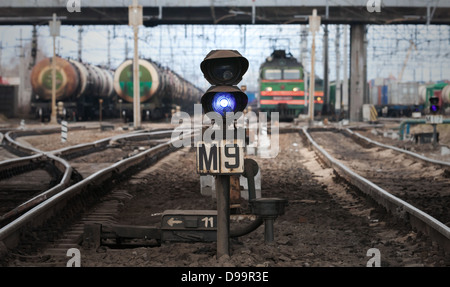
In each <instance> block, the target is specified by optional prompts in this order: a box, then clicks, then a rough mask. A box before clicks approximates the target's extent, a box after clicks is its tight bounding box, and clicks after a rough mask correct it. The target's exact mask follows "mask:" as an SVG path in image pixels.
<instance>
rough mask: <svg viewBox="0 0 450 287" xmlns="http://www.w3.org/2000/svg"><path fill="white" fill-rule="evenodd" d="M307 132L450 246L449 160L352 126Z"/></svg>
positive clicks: (385, 202)
mask: <svg viewBox="0 0 450 287" xmlns="http://www.w3.org/2000/svg"><path fill="white" fill-rule="evenodd" d="M303 132H304V133H305V135H306V136H307V137H308V140H309V141H310V142H311V144H312V145H313V147H314V149H315V150H316V151H317V152H318V154H319V155H320V157H321V159H322V160H323V161H324V162H326V163H327V164H328V165H329V166H332V167H333V168H334V169H335V170H336V172H338V173H339V174H340V175H341V176H342V177H344V178H346V180H348V181H349V182H350V183H351V184H353V185H355V186H357V187H358V188H359V189H360V190H361V191H363V192H364V193H366V194H368V195H369V196H371V197H373V198H374V199H375V200H376V201H377V202H378V203H379V204H381V205H382V206H384V207H385V208H386V209H387V210H389V211H391V212H392V213H394V214H395V215H397V216H398V217H400V218H403V219H404V220H406V221H407V222H409V223H411V225H412V226H413V227H415V228H417V229H418V230H420V231H422V232H424V233H425V234H428V235H429V236H430V237H432V238H433V240H435V241H437V242H439V243H440V244H441V245H442V247H443V248H444V249H445V250H447V251H448V250H450V227H449V226H450V213H449V210H448V206H450V173H449V171H450V164H449V163H447V162H441V161H436V160H433V159H428V158H426V157H423V156H421V155H418V154H415V153H412V152H409V151H404V150H401V149H399V148H395V147H391V146H387V145H383V144H380V143H377V142H374V141H372V140H370V139H368V138H366V137H363V136H361V135H359V134H358V133H355V132H353V131H351V130H349V129H346V130H334V129H333V130H327V129H313V130H311V131H308V129H306V128H304V129H303Z"/></svg>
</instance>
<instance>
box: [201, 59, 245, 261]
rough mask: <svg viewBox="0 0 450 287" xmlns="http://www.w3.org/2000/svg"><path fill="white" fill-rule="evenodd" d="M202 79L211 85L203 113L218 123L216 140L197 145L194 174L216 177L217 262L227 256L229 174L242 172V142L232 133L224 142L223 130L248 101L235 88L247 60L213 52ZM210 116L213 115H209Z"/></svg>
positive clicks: (205, 66) (232, 121)
mask: <svg viewBox="0 0 450 287" xmlns="http://www.w3.org/2000/svg"><path fill="white" fill-rule="evenodd" d="M200 67H201V70H202V72H203V75H204V76H205V78H206V80H207V81H208V82H209V83H210V84H211V85H213V86H212V87H211V88H209V89H208V90H207V91H206V93H205V94H204V95H203V96H202V99H201V103H202V107H203V111H204V112H205V113H206V115H207V116H210V117H211V119H213V118H212V117H214V119H215V120H216V119H220V118H221V120H222V130H219V131H218V132H219V137H221V138H222V139H214V140H212V141H211V142H207V141H206V140H205V139H204V141H202V142H199V143H197V172H198V173H200V174H213V175H215V176H216V179H215V185H216V191H217V259H219V258H220V257H222V256H224V255H228V256H229V255H230V247H229V240H230V175H231V174H242V173H243V171H244V160H243V152H244V149H243V143H241V141H240V139H238V136H237V135H235V134H234V130H233V136H234V138H233V139H227V138H226V135H227V129H228V126H229V125H230V126H231V128H232V129H234V125H233V123H234V119H235V117H234V114H235V113H242V111H243V110H244V109H245V108H246V106H247V102H248V98H247V95H246V94H245V93H243V92H242V91H241V90H240V89H239V88H238V87H237V86H236V85H237V84H238V83H239V82H240V81H241V80H242V76H243V75H244V74H245V72H246V71H247V69H248V60H247V59H246V58H244V57H242V55H241V54H240V53H239V52H238V51H235V50H213V51H211V52H210V53H209V54H208V55H207V56H206V57H205V59H204V60H203V62H202V63H201V65H200ZM211 113H213V114H211Z"/></svg>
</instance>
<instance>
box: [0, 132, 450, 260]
mask: <svg viewBox="0 0 450 287" xmlns="http://www.w3.org/2000/svg"><path fill="white" fill-rule="evenodd" d="M299 131H300V130H299V129H294V128H293V129H290V130H289V131H287V133H285V134H281V135H280V154H279V156H277V158H276V159H259V158H255V159H256V161H257V162H258V164H259V165H260V167H261V168H262V170H261V172H262V180H263V182H262V196H263V197H283V198H287V199H288V200H289V206H288V207H287V209H286V214H285V215H282V216H280V217H279V218H278V219H277V221H276V223H275V232H276V233H275V244H270V245H264V243H263V240H262V238H263V237H264V236H263V230H261V229H257V230H256V231H255V232H253V233H250V234H248V235H245V236H243V237H240V238H237V239H234V241H233V242H234V244H233V245H232V248H233V250H232V256H231V258H228V259H225V260H220V261H217V259H215V257H214V254H215V251H214V248H215V247H214V246H215V243H198V244H192V243H177V244H169V245H167V246H166V245H164V244H163V245H161V246H159V247H157V248H155V247H153V248H151V249H146V248H136V249H123V250H117V249H108V248H101V251H100V252H92V251H91V252H89V251H86V250H84V249H82V247H81V243H82V235H83V228H84V225H85V224H88V223H101V224H119V225H120V224H132V225H138V226H142V225H149V224H154V223H157V222H160V216H161V213H162V212H163V211H164V210H167V209H196V210H201V209H203V210H204V209H214V208H215V205H214V204H213V202H211V198H208V197H205V196H201V195H200V193H199V192H198V190H199V181H198V175H197V174H196V172H195V155H194V153H193V151H192V150H189V149H187V150H184V151H181V150H179V151H178V152H176V153H171V155H170V156H168V157H164V159H163V160H162V161H161V162H159V161H158V162H157V160H158V158H160V157H162V154H161V155H159V154H160V152H162V153H163V154H164V153H168V152H170V151H171V150H172V149H171V148H170V146H169V147H167V146H166V144H163V143H159V142H158V141H161V140H163V139H152V141H154V142H153V143H151V144H149V146H147V147H146V148H147V150H146V151H145V152H143V153H139V154H133V153H134V152H135V151H136V150H137V151H138V150H139V147H140V146H143V144H144V143H149V142H150V139H149V138H145V137H146V136H148V135H144V134H143V135H135V136H134V135H133V136H130V138H133V139H134V141H131V140H126V141H125V142H126V143H120V142H121V141H123V139H119V138H116V139H114V140H112V139H110V140H109V142H108V145H110V146H111V147H114V146H115V147H118V146H117V144H122V146H121V147H122V149H126V150H127V151H126V152H124V153H122V154H119V153H118V152H117V151H116V152H114V153H113V154H117V157H118V158H123V157H126V159H122V160H120V161H119V162H118V163H116V164H115V166H114V167H112V168H108V169H109V170H110V171H111V170H113V171H114V172H113V174H114V175H112V174H106V173H104V171H103V170H102V171H95V170H92V171H89V168H85V167H83V164H88V163H89V160H88V159H89V158H90V157H94V156H96V153H97V152H104V151H105V152H106V154H105V153H103V155H102V156H100V157H102V158H106V157H107V153H108V152H107V151H106V149H104V147H103V144H104V143H102V142H101V141H99V142H97V143H96V144H91V145H90V146H87V145H86V146H83V147H82V146H79V147H77V148H78V149H80V150H85V151H87V150H90V151H91V153H90V156H85V155H83V154H82V152H81V151H76V149H73V150H72V151H69V150H65V149H63V150H58V151H54V153H53V154H54V155H55V156H56V155H57V156H58V157H61V158H64V159H65V160H67V161H68V162H69V163H70V164H71V166H76V165H77V164H80V165H79V166H78V167H75V168H78V172H79V174H80V176H81V177H82V178H83V179H82V180H81V181H80V182H78V183H77V184H75V185H73V186H70V187H69V188H67V189H66V190H64V192H62V193H61V194H58V195H57V196H54V197H53V198H51V199H50V200H47V201H46V202H44V203H43V204H41V205H40V206H45V209H47V210H52V214H53V216H52V218H53V219H52V220H47V221H46V223H45V224H44V225H42V224H41V225H36V226H34V227H33V226H31V227H29V226H28V227H26V228H24V229H23V230H22V233H21V237H22V244H25V245H22V248H23V249H19V250H17V251H15V253H14V255H13V257H14V258H15V260H16V263H14V264H13V265H14V266H65V264H66V262H67V261H68V259H69V258H70V257H67V256H69V255H66V253H67V251H68V250H70V249H71V248H74V247H75V248H79V249H81V252H82V266H355V265H356V266H365V263H366V262H367V260H368V258H367V257H366V251H367V250H368V249H369V248H371V247H376V248H380V250H381V254H382V256H383V257H382V262H383V265H384V266H397V264H398V265H400V266H423V264H427V265H428V264H429V265H430V266H442V265H446V264H448V263H449V262H447V261H445V257H444V259H442V258H443V255H442V254H441V253H440V252H441V251H440V249H436V246H435V245H434V244H431V245H428V243H426V242H427V238H428V237H427V236H428V235H429V236H430V237H431V238H433V240H436V241H438V242H439V244H442V243H443V242H442V238H441V239H439V236H438V237H437V239H436V236H435V235H433V234H432V233H439V230H437V231H432V232H430V231H429V230H430V229H433V228H434V227H432V226H431V227H430V225H427V223H426V222H422V221H421V223H420V225H421V227H420V228H419V230H423V226H426V227H425V229H428V232H427V231H424V232H423V233H424V234H425V236H422V237H421V236H419V235H417V234H416V233H415V232H414V231H411V229H409V227H405V225H397V224H396V223H395V222H397V221H392V220H390V219H389V218H390V217H389V216H386V215H383V212H384V211H383V210H381V209H379V207H378V205H377V204H375V205H374V204H373V201H371V200H369V201H367V200H366V199H364V198H360V196H359V195H358V194H359V193H358V192H359V190H360V191H363V192H364V191H368V189H367V186H364V185H358V183H356V182H355V181H353V179H351V178H352V177H354V176H353V175H345V174H344V173H342V170H341V169H342V168H341V167H336V165H335V164H334V163H330V162H329V161H328V159H326V158H324V157H323V155H321V154H322V153H321V151H320V150H321V148H320V147H319V146H318V145H317V147H314V150H315V151H316V153H314V152H313V151H308V150H307V149H308V145H307V144H305V142H303V141H302V139H301V137H300V135H299V134H298V132H299ZM281 132H283V131H281ZM285 132H286V131H285ZM303 133H304V134H305V135H308V136H306V138H311V139H312V137H311V136H309V133H308V130H307V129H304V130H303ZM315 133H318V132H313V134H315ZM139 136H142V137H141V138H139ZM154 144H156V146H153V145H154ZM150 145H151V146H152V147H150ZM94 147H95V148H94ZM358 149H361V147H360V146H359V147H358ZM144 153H150V154H147V155H143V154H144ZM142 156H144V157H146V158H147V159H150V161H151V162H152V163H156V162H157V163H156V164H155V165H152V167H151V168H147V169H141V168H139V167H138V166H149V165H151V163H149V162H148V161H147V162H146V163H143V164H138V165H137V166H136V162H135V163H134V167H131V166H130V168H131V169H132V172H124V170H127V169H128V168H127V167H125V166H122V164H124V162H128V161H131V159H133V158H135V157H142ZM316 157H319V158H321V160H320V162H327V163H328V164H329V165H330V166H333V167H334V168H335V171H328V170H327V169H324V170H322V168H320V166H319V165H318V164H317V162H316ZM116 159H117V158H116ZM133 161H134V160H133ZM106 162H110V161H109V160H108V161H106ZM130 164H131V162H130ZM311 166H313V168H312V167H311ZM138 170H139V172H136V171H138ZM327 173H329V174H330V175H326V174H327ZM337 173H339V176H338V178H339V179H342V178H344V179H345V181H344V182H343V181H342V180H339V179H326V178H329V177H335V176H336V174H337ZM131 174H133V175H132V176H130V175H131ZM118 175H123V178H122V179H123V181H120V180H118ZM119 182H121V183H120V184H119ZM339 186H343V187H339ZM339 188H340V189H343V190H344V193H349V192H350V196H349V195H345V196H343V197H342V198H341V195H339V196H336V194H334V193H333V191H332V190H334V189H339ZM353 190H358V192H355V191H353ZM369 193H370V192H369ZM70 194H71V195H70ZM371 194H372V193H371ZM103 195H106V197H102V196H103ZM74 196H75V197H78V199H77V200H74V199H73V197H74ZM66 197H67V198H69V197H72V200H68V199H66ZM387 197H388V198H389V196H387ZM100 198H101V199H100ZM349 198H351V199H349ZM57 199H58V201H60V202H59V203H57V202H56V200H57ZM375 199H376V200H377V197H376V196H375ZM386 200H388V199H383V200H381V201H379V202H380V203H379V204H380V205H382V206H385V207H386V204H384V202H383V201H386ZM53 201H55V202H53ZM65 201H70V202H69V204H68V205H66V203H65ZM88 202H89V204H87V203H88ZM92 202H96V204H95V205H94V204H93V203H92ZM63 203H64V205H62V204H63ZM59 205H61V206H65V207H64V212H63V211H62V210H61V209H60V210H59V211H54V208H55V207H56V206H59ZM386 208H387V209H388V210H392V207H391V206H390V205H388V206H387V207H386ZM36 210H37V209H36V208H34V209H32V210H30V213H28V216H30V217H32V218H36V217H37V216H39V213H37V211H36ZM395 210H397V211H398V210H400V208H399V207H398V206H396V207H395V208H394V212H393V213H394V214H402V215H403V217H402V218H403V219H406V220H407V221H408V222H409V223H411V224H412V225H413V226H415V227H417V222H418V221H419V220H420V219H416V217H415V215H410V211H409V210H408V208H405V207H403V209H402V210H401V212H397V213H396V212H395ZM421 213H423V212H421ZM80 214H82V215H80ZM406 214H407V216H405V215H406ZM47 216H48V215H47ZM61 217H65V218H66V219H65V220H62V219H61ZM55 218H58V220H56V219H55ZM67 218H71V219H70V220H67ZM62 222H64V223H62ZM31 224H33V223H31ZM261 228H262V227H261ZM62 230H63V232H62ZM433 230H434V229H433ZM3 234H4V229H2V230H0V240H2V241H3V242H5V241H6V242H7V241H8V240H7V239H5V237H4V236H3ZM61 234H63V235H61ZM2 236H3V237H2ZM441 236H442V234H441ZM447 240H448V239H447ZM443 246H445V242H444V244H443ZM21 250H23V251H21ZM30 250H35V251H36V250H38V251H39V252H37V253H30ZM30 254H31V255H30ZM33 254H34V255H33ZM17 262H19V263H17ZM436 264H437V265H436Z"/></svg>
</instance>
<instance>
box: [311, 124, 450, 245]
mask: <svg viewBox="0 0 450 287" xmlns="http://www.w3.org/2000/svg"><path fill="white" fill-rule="evenodd" d="M302 131H303V133H304V135H305V136H306V138H307V139H308V141H309V142H310V143H311V146H312V148H313V149H314V150H315V151H316V154H317V155H318V156H319V157H320V158H321V159H322V160H323V161H324V162H325V163H326V164H328V165H329V166H330V167H332V168H333V169H334V170H335V171H336V172H337V173H338V174H339V175H340V176H342V177H343V178H345V179H346V180H347V181H348V182H350V183H351V184H353V185H354V186H355V187H357V188H358V189H359V190H361V191H362V192H363V193H365V194H367V195H369V196H370V197H371V198H373V199H374V200H375V201H376V202H377V203H378V204H380V205H381V206H383V207H384V208H386V210H388V211H389V212H391V213H392V214H393V215H394V216H397V217H399V218H401V219H403V220H405V221H407V222H409V223H410V224H411V226H412V227H414V228H417V230H420V231H422V232H423V233H424V234H427V235H429V236H430V238H431V239H432V240H434V241H436V242H437V243H438V244H439V245H441V246H442V247H443V248H444V249H445V250H446V251H447V252H448V251H450V228H449V227H448V226H446V225H445V224H443V223H442V222H440V221H438V220H437V219H435V218H434V217H432V216H430V215H429V214H427V213H425V212H423V211H421V210H420V209H418V208H416V207H414V206H412V205H411V204H409V203H407V202H406V201H403V200H401V199H399V198H398V197H396V196H394V195H392V194H390V193H389V192H387V191H386V190H384V189H382V188H381V187H379V186H378V185H376V184H374V183H372V182H371V181H369V180H367V179H365V178H364V177H362V176H360V175H358V174H357V173H355V172H354V171H353V170H351V169H350V168H348V167H347V166H345V165H344V164H342V163H341V162H339V161H338V160H336V159H335V158H333V157H332V156H331V155H330V154H329V153H328V152H326V151H325V150H324V149H323V148H322V147H320V146H319V145H318V144H317V143H316V142H315V141H314V140H313V139H312V137H311V135H310V134H309V133H308V128H307V127H304V128H303V130H302Z"/></svg>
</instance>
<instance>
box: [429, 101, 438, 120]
mask: <svg viewBox="0 0 450 287" xmlns="http://www.w3.org/2000/svg"><path fill="white" fill-rule="evenodd" d="M429 101H430V112H431V114H433V115H435V114H437V113H439V98H438V97H434V96H433V97H431V98H430V99H429Z"/></svg>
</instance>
